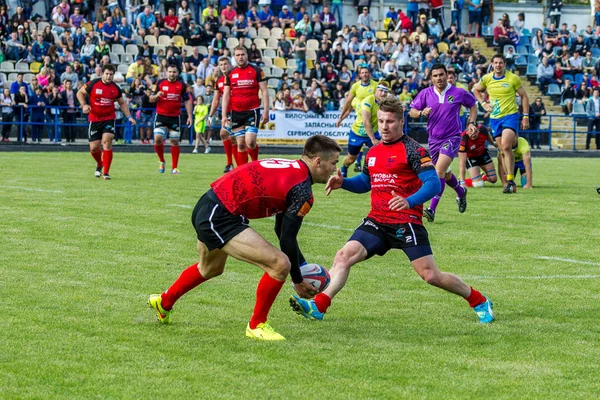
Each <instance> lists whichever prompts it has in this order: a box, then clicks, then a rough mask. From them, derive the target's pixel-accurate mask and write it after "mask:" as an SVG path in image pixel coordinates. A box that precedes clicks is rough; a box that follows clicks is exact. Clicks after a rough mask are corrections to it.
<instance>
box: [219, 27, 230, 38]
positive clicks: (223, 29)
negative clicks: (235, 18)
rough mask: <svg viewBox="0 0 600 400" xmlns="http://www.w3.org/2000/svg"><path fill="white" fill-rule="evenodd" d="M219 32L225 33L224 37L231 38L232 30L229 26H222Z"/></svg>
mask: <svg viewBox="0 0 600 400" xmlns="http://www.w3.org/2000/svg"><path fill="white" fill-rule="evenodd" d="M219 32H221V33H223V37H229V36H230V35H231V29H229V27H227V26H220V27H219Z"/></svg>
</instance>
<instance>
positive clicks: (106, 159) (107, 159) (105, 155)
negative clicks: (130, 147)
mask: <svg viewBox="0 0 600 400" xmlns="http://www.w3.org/2000/svg"><path fill="white" fill-rule="evenodd" d="M112 157H113V151H112V149H111V150H104V151H103V152H102V165H104V175H108V171H109V170H110V164H111V163H112ZM94 158H96V157H94Z"/></svg>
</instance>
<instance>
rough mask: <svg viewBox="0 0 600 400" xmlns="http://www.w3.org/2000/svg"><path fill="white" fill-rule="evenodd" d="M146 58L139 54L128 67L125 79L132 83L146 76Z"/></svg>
mask: <svg viewBox="0 0 600 400" xmlns="http://www.w3.org/2000/svg"><path fill="white" fill-rule="evenodd" d="M143 64H144V60H143V58H142V56H141V55H139V54H138V56H137V58H136V59H135V61H134V62H133V63H132V64H131V65H130V66H129V68H127V75H125V79H126V81H127V83H129V84H131V82H133V81H134V80H135V79H142V78H143V77H144V65H143Z"/></svg>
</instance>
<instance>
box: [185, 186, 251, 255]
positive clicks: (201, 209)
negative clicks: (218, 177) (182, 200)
mask: <svg viewBox="0 0 600 400" xmlns="http://www.w3.org/2000/svg"><path fill="white" fill-rule="evenodd" d="M192 225H194V228H195V229H196V234H197V236H198V240H199V241H201V242H202V243H204V244H205V245H206V247H208V250H209V251H213V250H215V249H222V248H223V246H225V244H226V243H227V242H229V241H230V240H231V239H233V238H234V237H235V236H237V234H239V233H240V232H242V231H244V230H245V229H246V228H249V227H250V226H249V225H248V219H246V218H245V217H243V216H241V215H233V214H232V213H230V212H229V211H228V210H227V209H226V208H225V207H224V206H223V204H222V203H221V202H220V201H219V199H218V198H217V196H216V195H215V193H214V192H213V190H212V189H210V190H209V191H208V192H206V193H205V194H204V195H203V196H202V197H201V198H200V200H198V203H196V207H194V211H193V212H192Z"/></svg>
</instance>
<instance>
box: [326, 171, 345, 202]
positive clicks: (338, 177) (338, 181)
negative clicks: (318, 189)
mask: <svg viewBox="0 0 600 400" xmlns="http://www.w3.org/2000/svg"><path fill="white" fill-rule="evenodd" d="M343 181H344V177H343V176H342V172H341V171H340V170H339V169H336V171H335V174H333V175H332V176H330V177H329V180H328V181H327V185H325V194H326V195H327V196H329V195H330V194H331V192H332V191H333V190H337V189H339V188H341V187H342V182H343Z"/></svg>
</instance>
